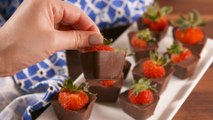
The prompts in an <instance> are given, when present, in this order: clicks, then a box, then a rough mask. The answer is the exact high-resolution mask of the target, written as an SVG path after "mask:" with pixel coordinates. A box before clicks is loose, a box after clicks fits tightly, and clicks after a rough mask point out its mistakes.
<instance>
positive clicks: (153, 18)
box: [142, 3, 172, 31]
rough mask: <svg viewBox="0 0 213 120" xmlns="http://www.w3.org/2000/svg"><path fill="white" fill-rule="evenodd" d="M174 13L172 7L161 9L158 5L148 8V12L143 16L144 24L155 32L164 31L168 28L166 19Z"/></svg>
mask: <svg viewBox="0 0 213 120" xmlns="http://www.w3.org/2000/svg"><path fill="white" fill-rule="evenodd" d="M171 12H172V7H162V8H161V7H160V6H159V5H158V4H157V3H155V4H154V5H153V6H149V7H147V11H146V12H145V13H144V14H143V16H142V18H143V19H142V20H143V21H142V22H143V23H144V24H145V25H146V26H148V27H149V28H150V29H151V30H154V31H163V30H164V29H165V28H166V27H167V26H168V20H167V18H166V17H165V16H166V15H167V14H169V13H171Z"/></svg>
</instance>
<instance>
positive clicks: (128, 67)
mask: <svg viewBox="0 0 213 120" xmlns="http://www.w3.org/2000/svg"><path fill="white" fill-rule="evenodd" d="M131 66H132V64H131V63H130V62H129V61H128V60H126V61H125V64H124V69H123V73H124V79H126V77H127V75H128V73H129V71H130V68H131Z"/></svg>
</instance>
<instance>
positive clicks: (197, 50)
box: [172, 27, 207, 55]
mask: <svg viewBox="0 0 213 120" xmlns="http://www.w3.org/2000/svg"><path fill="white" fill-rule="evenodd" d="M177 29H178V28H177V27H174V28H173V29H172V35H173V39H174V41H179V40H178V39H176V37H175V31H176V30H177ZM206 41H207V38H206V35H205V34H204V38H203V39H202V40H201V41H200V42H198V43H197V44H195V45H189V44H186V43H183V42H181V41H179V42H181V43H182V44H183V46H184V47H186V48H188V49H189V50H190V51H191V52H192V53H194V54H199V55H200V53H201V52H202V50H203V48H204V47H205V45H206Z"/></svg>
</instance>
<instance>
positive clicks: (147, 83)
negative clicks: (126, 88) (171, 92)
mask: <svg viewBox="0 0 213 120" xmlns="http://www.w3.org/2000/svg"><path fill="white" fill-rule="evenodd" d="M151 83H152V81H151V80H150V79H148V78H145V77H144V78H141V79H140V80H139V81H138V82H137V83H134V84H133V85H132V86H131V87H130V89H131V90H132V92H131V95H133V94H135V95H136V96H137V95H138V94H139V93H140V92H143V91H145V90H147V89H150V90H152V91H154V92H157V90H156V87H157V84H155V85H151ZM131 95H130V96H131Z"/></svg>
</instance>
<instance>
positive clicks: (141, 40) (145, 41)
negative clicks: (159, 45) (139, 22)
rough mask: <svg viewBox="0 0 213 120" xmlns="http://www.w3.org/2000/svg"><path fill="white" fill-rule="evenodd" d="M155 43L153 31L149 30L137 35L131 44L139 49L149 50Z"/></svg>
mask: <svg viewBox="0 0 213 120" xmlns="http://www.w3.org/2000/svg"><path fill="white" fill-rule="evenodd" d="M155 41H156V39H155V38H154V37H152V34H151V31H150V30H149V29H148V28H147V29H144V30H141V31H139V32H138V33H136V34H135V35H134V36H133V37H132V39H131V44H132V45H133V46H136V47H139V48H147V46H149V45H150V44H152V43H153V42H155Z"/></svg>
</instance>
